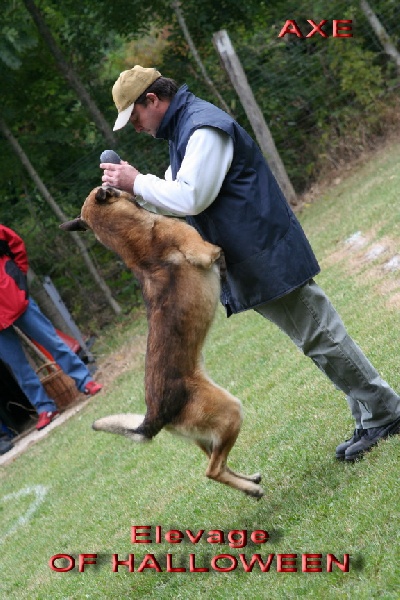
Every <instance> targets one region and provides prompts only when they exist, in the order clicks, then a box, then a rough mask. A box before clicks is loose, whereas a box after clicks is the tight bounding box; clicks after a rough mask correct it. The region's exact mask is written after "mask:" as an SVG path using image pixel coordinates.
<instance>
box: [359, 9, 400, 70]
mask: <svg viewBox="0 0 400 600" xmlns="http://www.w3.org/2000/svg"><path fill="white" fill-rule="evenodd" d="M360 7H361V10H362V11H363V13H364V15H365V16H366V18H367V19H368V22H369V24H370V25H371V27H372V29H373V31H374V33H375V35H376V37H377V38H378V40H379V41H380V43H381V44H382V47H383V49H384V50H385V52H386V54H387V55H388V56H390V58H391V59H392V60H393V62H394V63H395V65H396V69H397V73H398V75H400V52H399V51H398V50H397V48H396V46H395V45H394V44H393V42H392V40H391V39H390V36H389V34H388V32H387V31H386V29H385V28H384V26H383V25H382V23H381V21H380V20H379V19H378V17H377V15H376V14H375V13H374V11H373V10H372V8H371V6H370V4H369V3H368V2H367V0H360Z"/></svg>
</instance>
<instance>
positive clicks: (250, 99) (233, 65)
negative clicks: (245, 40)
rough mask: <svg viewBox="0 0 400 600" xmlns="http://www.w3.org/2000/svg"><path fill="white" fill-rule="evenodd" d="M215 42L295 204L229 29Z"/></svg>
mask: <svg viewBox="0 0 400 600" xmlns="http://www.w3.org/2000/svg"><path fill="white" fill-rule="evenodd" d="M213 42H214V45H215V48H216V50H217V52H218V54H219V56H220V58H221V61H222V64H223V65H224V68H225V70H226V72H227V73H228V76H229V79H230V80H231V83H232V85H233V87H234V88H235V91H236V93H237V95H238V96H239V98H240V101H241V103H242V105H243V108H244V110H245V111H246V115H247V117H248V119H249V121H250V125H251V127H252V129H253V131H254V135H255V137H256V140H257V142H258V145H259V146H260V149H261V152H262V153H263V154H264V156H265V157H266V159H267V160H268V164H269V166H270V167H271V171H272V172H273V174H274V176H275V178H276V180H277V182H278V184H279V185H280V187H281V188H282V191H283V193H284V194H285V196H286V199H287V201H288V202H289V204H291V205H292V206H296V205H297V197H296V192H295V191H294V188H293V186H292V183H291V181H290V179H289V175H288V174H287V171H286V168H285V165H284V164H283V161H282V159H281V157H280V154H279V152H278V150H277V148H276V145H275V141H274V138H273V137H272V133H271V131H270V129H269V127H268V125H267V123H266V121H265V119H264V115H263V114H262V112H261V110H260V107H259V106H258V104H257V102H256V99H255V98H254V95H253V92H252V89H251V87H250V85H249V82H248V81H247V77H246V74H245V72H244V69H243V67H242V64H241V62H240V60H239V57H238V56H237V54H236V52H235V49H234V48H233V46H232V43H231V40H230V37H229V35H228V33H227V32H226V31H225V29H223V30H222V31H217V32H216V33H214V36H213Z"/></svg>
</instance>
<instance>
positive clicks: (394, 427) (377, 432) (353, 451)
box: [345, 417, 400, 461]
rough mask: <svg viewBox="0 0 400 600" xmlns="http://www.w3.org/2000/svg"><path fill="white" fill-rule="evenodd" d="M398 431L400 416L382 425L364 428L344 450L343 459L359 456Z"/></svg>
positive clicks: (349, 459) (399, 430)
mask: <svg viewBox="0 0 400 600" xmlns="http://www.w3.org/2000/svg"><path fill="white" fill-rule="evenodd" d="M399 432H400V417H399V418H398V419H396V420H395V421H392V422H391V423H388V424H387V425H383V426H382V427H372V428H371V429H364V430H363V434H362V436H361V439H360V440H359V441H358V442H355V443H354V444H352V445H351V446H349V447H348V448H347V450H346V451H345V459H346V460H348V461H353V460H357V459H358V458H361V457H362V456H363V454H364V453H365V452H368V451H369V450H371V448H373V447H374V446H376V444H377V443H378V442H379V441H380V440H385V439H386V438H388V437H389V436H391V435H395V434H396V433H399Z"/></svg>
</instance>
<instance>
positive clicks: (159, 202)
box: [133, 127, 233, 216]
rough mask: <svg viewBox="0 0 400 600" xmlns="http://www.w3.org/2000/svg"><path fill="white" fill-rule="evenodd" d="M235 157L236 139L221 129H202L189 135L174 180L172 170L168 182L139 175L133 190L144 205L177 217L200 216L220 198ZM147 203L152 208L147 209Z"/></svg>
mask: <svg viewBox="0 0 400 600" xmlns="http://www.w3.org/2000/svg"><path fill="white" fill-rule="evenodd" d="M232 158H233V140H232V138H231V137H230V136H229V135H228V134H227V133H225V132H224V131H221V130H219V129H215V128H213V127H201V128H199V129H196V130H195V131H194V132H193V134H192V135H191V136H190V138H189V141H188V144H187V147H186V153H185V156H184V158H183V161H182V164H181V167H180V169H179V171H178V173H177V174H176V179H175V180H172V176H171V167H168V169H167V171H166V173H165V179H161V178H160V177H156V176H155V175H143V174H141V173H140V174H139V175H138V176H137V177H136V180H135V184H134V188H133V191H134V193H135V194H137V195H139V196H141V197H142V198H143V200H144V202H143V203H142V202H141V204H142V206H144V208H148V209H149V210H151V208H152V207H156V209H157V212H160V213H164V214H165V213H167V214H168V213H169V214H174V215H178V216H183V215H197V214H199V213H201V212H202V211H203V210H205V209H206V208H207V207H208V206H210V204H211V203H212V202H213V201H214V200H215V198H216V197H217V196H218V193H219V191H220V189H221V186H222V183H223V181H224V179H225V176H226V174H227V172H228V170H229V167H230V166H231V163H232ZM148 204H149V205H150V206H148Z"/></svg>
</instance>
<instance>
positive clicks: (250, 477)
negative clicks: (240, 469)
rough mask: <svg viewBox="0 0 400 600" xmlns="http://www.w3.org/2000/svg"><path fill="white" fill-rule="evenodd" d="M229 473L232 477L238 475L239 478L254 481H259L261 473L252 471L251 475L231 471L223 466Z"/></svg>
mask: <svg viewBox="0 0 400 600" xmlns="http://www.w3.org/2000/svg"><path fill="white" fill-rule="evenodd" d="M225 468H226V470H227V471H229V473H231V475H233V476H234V477H239V478H240V479H245V480H246V481H253V482H254V483H260V481H261V479H262V477H261V473H253V474H252V475H243V473H237V471H232V469H230V468H229V467H225Z"/></svg>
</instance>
